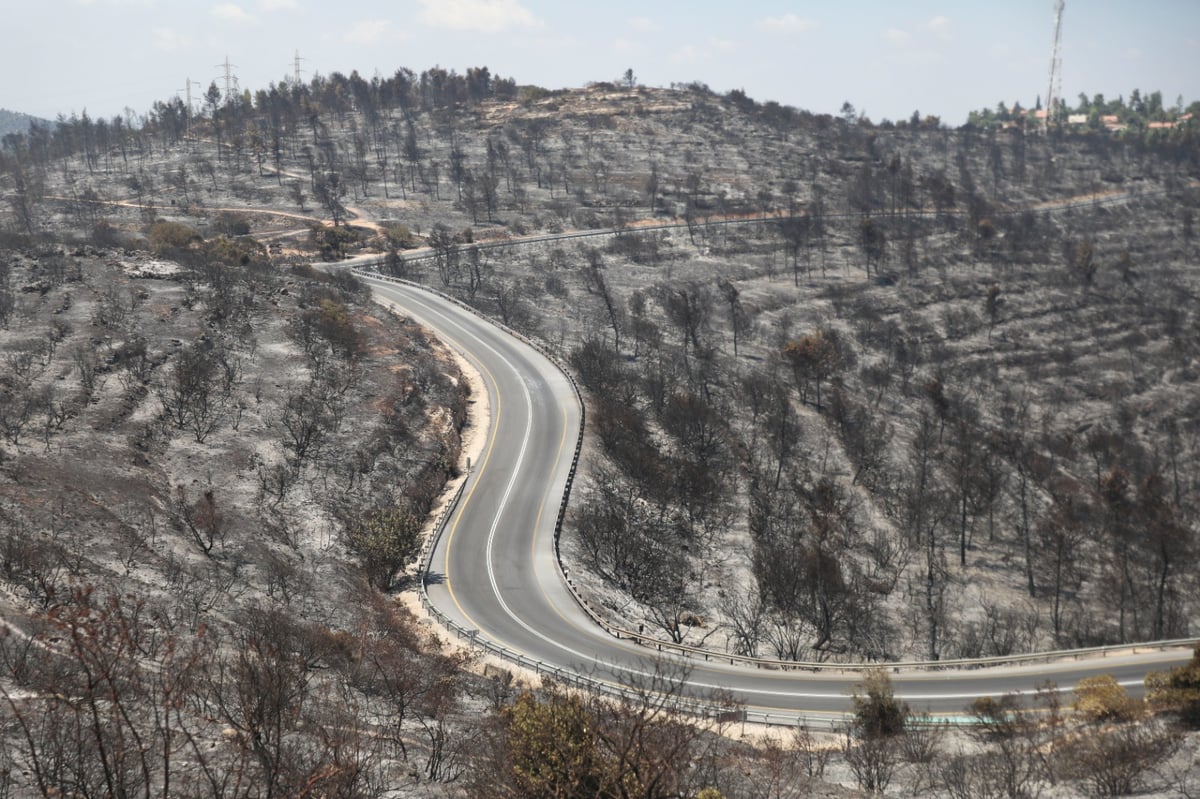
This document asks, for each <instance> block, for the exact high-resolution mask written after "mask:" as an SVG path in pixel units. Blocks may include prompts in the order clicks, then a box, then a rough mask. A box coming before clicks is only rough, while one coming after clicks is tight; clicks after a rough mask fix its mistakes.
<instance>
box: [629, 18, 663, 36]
mask: <svg viewBox="0 0 1200 799" xmlns="http://www.w3.org/2000/svg"><path fill="white" fill-rule="evenodd" d="M629 27H631V28H633V29H634V30H635V31H637V32H638V33H654V32H655V31H657V30H661V29H660V28H659V25H658V23H657V22H655V21H654V20H652V19H650V18H649V17H630V18H629Z"/></svg>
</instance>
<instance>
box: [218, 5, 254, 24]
mask: <svg viewBox="0 0 1200 799" xmlns="http://www.w3.org/2000/svg"><path fill="white" fill-rule="evenodd" d="M212 13H213V16H214V17H216V18H218V19H223V20H225V21H226V22H234V23H237V24H239V25H244V24H246V23H248V22H253V21H254V17H252V16H250V15H249V14H247V13H246V10H245V9H244V8H242V7H241V6H239V5H238V4H237V3H219V4H217V5H215V6H213V7H212Z"/></svg>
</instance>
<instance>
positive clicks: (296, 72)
mask: <svg viewBox="0 0 1200 799" xmlns="http://www.w3.org/2000/svg"><path fill="white" fill-rule="evenodd" d="M304 60H305V59H303V58H301V57H300V51H299V50H297V51H296V57H295V59H293V61H292V83H294V84H296V85H297V86H299V85H300V62H301V61H304Z"/></svg>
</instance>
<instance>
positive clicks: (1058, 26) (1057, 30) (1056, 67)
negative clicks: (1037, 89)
mask: <svg viewBox="0 0 1200 799" xmlns="http://www.w3.org/2000/svg"><path fill="white" fill-rule="evenodd" d="M1065 5H1066V0H1055V3H1054V46H1053V47H1052V48H1051V49H1050V86H1049V87H1048V88H1047V89H1046V132H1047V133H1049V132H1050V124H1051V120H1052V119H1053V118H1054V107H1055V105H1057V104H1058V97H1059V95H1060V94H1061V93H1062V54H1061V50H1062V15H1063V7H1064V6H1065Z"/></svg>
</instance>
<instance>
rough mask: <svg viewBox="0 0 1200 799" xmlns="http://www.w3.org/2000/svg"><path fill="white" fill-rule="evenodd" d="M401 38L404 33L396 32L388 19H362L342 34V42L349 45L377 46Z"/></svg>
mask: <svg viewBox="0 0 1200 799" xmlns="http://www.w3.org/2000/svg"><path fill="white" fill-rule="evenodd" d="M403 38H404V33H403V32H401V31H398V30H396V29H395V28H394V27H393V26H392V21H391V20H390V19H364V20H361V21H359V22H356V23H354V24H353V25H351V26H350V30H348V31H346V32H345V33H343V34H342V41H344V42H349V43H351V44H367V45H370V44H379V43H380V42H385V41H399V40H400V39H403Z"/></svg>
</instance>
